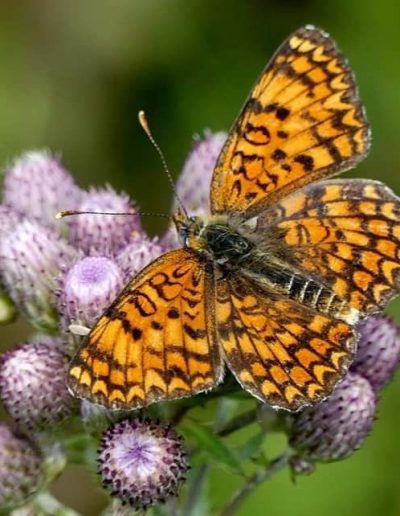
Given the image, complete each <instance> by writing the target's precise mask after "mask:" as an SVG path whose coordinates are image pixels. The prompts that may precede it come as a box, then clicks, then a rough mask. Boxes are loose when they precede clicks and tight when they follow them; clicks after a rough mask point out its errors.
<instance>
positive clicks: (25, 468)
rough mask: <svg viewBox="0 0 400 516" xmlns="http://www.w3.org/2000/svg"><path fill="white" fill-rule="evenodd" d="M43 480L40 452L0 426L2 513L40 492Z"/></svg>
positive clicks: (24, 439)
mask: <svg viewBox="0 0 400 516" xmlns="http://www.w3.org/2000/svg"><path fill="white" fill-rule="evenodd" d="M42 478H43V474H42V469H41V456H40V453H39V452H38V450H37V449H36V448H35V447H34V446H33V445H32V443H31V442H30V441H29V440H28V439H27V438H26V437H24V436H22V435H18V434H16V433H15V432H13V431H12V430H11V428H10V427H9V426H8V425H6V423H3V422H0V510H4V511H6V510H7V509H12V508H13V507H15V506H18V505H20V504H22V503H23V502H25V501H26V500H27V499H28V498H29V496H31V495H32V494H33V493H35V492H36V491H37V490H38V488H39V486H40V484H41V482H42ZM4 514H10V513H9V512H4Z"/></svg>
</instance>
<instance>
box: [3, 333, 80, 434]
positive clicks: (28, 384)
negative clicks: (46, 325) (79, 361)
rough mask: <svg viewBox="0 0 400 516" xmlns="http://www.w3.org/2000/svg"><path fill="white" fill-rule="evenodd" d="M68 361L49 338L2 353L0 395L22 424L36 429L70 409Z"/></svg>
mask: <svg viewBox="0 0 400 516" xmlns="http://www.w3.org/2000/svg"><path fill="white" fill-rule="evenodd" d="M47 339H48V338H47ZM67 365H68V360H67V357H66V356H65V355H64V354H63V353H62V351H61V350H60V349H58V348H57V346H56V345H49V344H48V340H47V341H46V343H41V342H35V343H29V344H23V345H20V346H19V347H17V348H15V349H13V350H11V351H7V352H6V353H4V354H3V355H2V356H1V360H0V397H1V399H2V401H3V403H4V406H5V407H6V409H7V411H8V412H9V414H10V415H11V417H13V419H14V420H15V421H17V423H18V424H19V425H21V426H23V427H25V428H29V429H37V428H41V427H43V426H46V425H50V424H53V423H57V422H59V421H60V420H62V419H64V418H65V417H67V416H68V415H69V414H70V413H71V410H72V408H73V398H72V397H71V396H70V394H69V393H68V391H67V388H66V378H65V375H66V368H67Z"/></svg>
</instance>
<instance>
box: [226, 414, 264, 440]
mask: <svg viewBox="0 0 400 516" xmlns="http://www.w3.org/2000/svg"><path fill="white" fill-rule="evenodd" d="M255 421H257V411H256V410H255V409H253V410H248V411H247V412H243V414H239V415H238V416H237V417H235V418H233V419H232V420H231V421H229V423H228V424H227V425H226V426H225V427H224V428H222V429H221V430H220V431H219V432H218V435H219V436H220V437H225V436H227V435H229V434H231V433H233V432H236V430H240V429H241V428H243V427H245V426H247V425H251V424H252V423H254V422H255Z"/></svg>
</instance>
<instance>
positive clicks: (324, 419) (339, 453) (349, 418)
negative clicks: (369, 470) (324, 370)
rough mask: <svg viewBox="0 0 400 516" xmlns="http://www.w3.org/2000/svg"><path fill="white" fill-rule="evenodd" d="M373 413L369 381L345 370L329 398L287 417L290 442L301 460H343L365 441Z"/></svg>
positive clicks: (372, 393) (373, 400)
mask: <svg viewBox="0 0 400 516" xmlns="http://www.w3.org/2000/svg"><path fill="white" fill-rule="evenodd" d="M375 412H376V397H375V393H374V391H373V390H372V387H371V385H370V383H369V382H368V380H366V379H365V378H363V377H362V376H360V375H358V374H356V373H348V374H347V376H346V377H345V379H344V380H343V382H342V383H341V384H339V385H338V386H337V387H336V389H335V390H334V392H333V394H332V395H331V396H330V397H329V398H328V399H326V400H325V401H323V402H322V403H320V404H319V405H315V406H314V407H307V408H305V409H304V410H303V411H301V412H298V413H296V414H294V415H293V416H291V417H290V435H291V437H290V443H291V445H292V446H293V448H295V449H296V450H298V452H299V455H300V456H301V457H303V459H304V460H314V461H333V460H340V459H344V458H345V457H348V456H349V455H351V454H352V453H354V451H355V450H357V449H358V448H359V447H360V446H361V445H362V443H363V442H364V440H365V438H366V437H367V435H368V433H369V431H370V430H371V428H372V424H373V421H374V418H375Z"/></svg>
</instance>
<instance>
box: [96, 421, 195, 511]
mask: <svg viewBox="0 0 400 516" xmlns="http://www.w3.org/2000/svg"><path fill="white" fill-rule="evenodd" d="M187 469H188V465H187V462H186V454H185V451H184V448H183V444H182V438H181V437H179V436H178V435H177V434H176V432H175V431H174V430H172V428H170V427H169V426H166V425H163V424H158V423H154V422H151V421H149V420H144V421H140V420H129V419H125V420H123V421H121V422H119V423H117V424H116V425H114V426H112V427H110V428H109V429H108V430H107V431H106V432H105V433H104V434H103V438H102V442H101V445H100V449H99V472H100V475H101V477H102V481H103V485H104V487H106V488H108V489H109V490H110V491H111V493H112V494H113V495H115V496H117V497H118V498H119V499H121V500H122V501H123V502H125V503H129V504H130V505H131V506H132V507H134V508H135V509H138V510H139V509H145V508H147V507H149V506H151V505H154V504H156V503H160V502H163V501H164V500H165V499H166V498H167V497H168V496H173V495H176V494H177V491H178V488H179V485H180V484H181V483H182V482H183V480H184V478H185V475H186V472H187Z"/></svg>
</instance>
